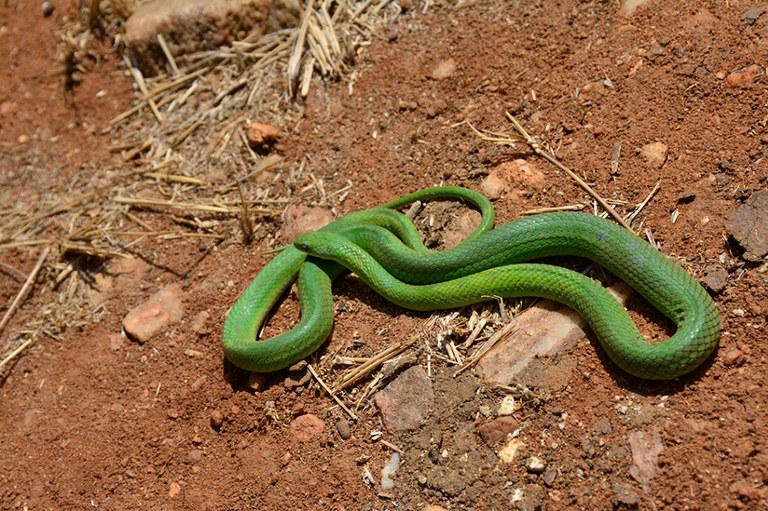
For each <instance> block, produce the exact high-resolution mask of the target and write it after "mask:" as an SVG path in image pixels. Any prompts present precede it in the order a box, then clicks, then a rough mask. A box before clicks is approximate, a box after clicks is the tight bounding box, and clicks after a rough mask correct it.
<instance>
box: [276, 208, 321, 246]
mask: <svg viewBox="0 0 768 511" xmlns="http://www.w3.org/2000/svg"><path fill="white" fill-rule="evenodd" d="M332 221H333V213H332V212H331V210H329V209H325V208H311V207H308V206H301V205H291V206H288V207H287V208H286V210H285V213H284V214H283V222H284V225H283V233H282V234H283V238H284V239H285V240H287V241H293V239H294V238H296V236H298V235H299V234H303V233H305V232H310V231H316V230H318V229H320V228H321V227H324V226H326V225H328V224H329V223H331V222H332Z"/></svg>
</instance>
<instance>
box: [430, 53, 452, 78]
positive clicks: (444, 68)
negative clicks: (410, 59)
mask: <svg viewBox="0 0 768 511" xmlns="http://www.w3.org/2000/svg"><path fill="white" fill-rule="evenodd" d="M455 72H456V61H455V60H453V59H452V58H450V59H448V60H444V61H442V62H441V63H439V64H438V65H437V66H436V67H435V68H434V69H433V70H432V79H434V80H438V81H442V80H445V79H447V78H450V77H451V75H453V73H455Z"/></svg>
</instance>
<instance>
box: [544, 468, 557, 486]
mask: <svg viewBox="0 0 768 511" xmlns="http://www.w3.org/2000/svg"><path fill="white" fill-rule="evenodd" d="M556 478H557V470H552V469H549V470H547V471H546V472H544V475H543V476H541V481H542V482H543V483H544V485H546V486H548V487H551V486H552V484H553V483H554V482H555V479H556Z"/></svg>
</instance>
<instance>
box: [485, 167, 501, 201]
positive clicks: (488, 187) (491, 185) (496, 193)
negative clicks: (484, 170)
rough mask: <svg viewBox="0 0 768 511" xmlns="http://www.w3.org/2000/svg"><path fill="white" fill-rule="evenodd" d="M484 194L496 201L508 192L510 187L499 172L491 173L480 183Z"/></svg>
mask: <svg viewBox="0 0 768 511" xmlns="http://www.w3.org/2000/svg"><path fill="white" fill-rule="evenodd" d="M480 188H481V189H482V190H483V193H484V194H485V195H486V196H487V197H488V198H489V199H491V200H496V199H498V198H500V197H501V195H502V194H503V193H504V192H506V191H507V189H508V185H507V183H506V181H505V180H504V178H502V177H501V175H500V174H499V173H497V172H493V171H491V172H490V173H489V174H488V175H487V176H485V178H484V179H483V181H482V182H481V183H480Z"/></svg>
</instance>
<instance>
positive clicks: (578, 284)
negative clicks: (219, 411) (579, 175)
mask: <svg viewBox="0 0 768 511" xmlns="http://www.w3.org/2000/svg"><path fill="white" fill-rule="evenodd" d="M417 194H418V192H417ZM417 194H413V195H417ZM405 229H406V230H409V231H410V227H406V228H405ZM414 230H415V228H414ZM393 231H394V230H393V229H389V228H388V227H386V226H382V225H375V223H373V222H367V221H358V222H350V223H347V224H346V225H344V226H342V227H341V228H332V229H325V230H321V231H319V232H316V233H308V234H304V235H302V236H299V237H298V238H297V239H296V240H295V244H294V246H295V247H296V248H297V249H298V250H300V251H303V252H306V253H308V254H310V255H311V256H312V257H310V258H309V259H307V260H306V263H304V264H307V263H310V264H320V265H322V263H320V261H321V260H323V259H324V260H326V261H327V262H326V264H330V263H333V264H336V266H334V267H332V268H333V269H334V271H335V272H336V273H333V274H331V275H330V276H329V280H328V286H330V281H331V280H332V279H333V277H335V276H336V275H337V274H338V272H340V271H342V267H343V268H347V269H349V270H351V271H353V272H354V273H356V274H357V275H358V276H360V277H361V278H362V279H363V280H364V281H365V282H366V283H367V284H368V285H369V286H371V287H372V289H374V290H375V291H376V292H377V293H379V294H381V295H382V296H384V297H385V298H387V299H389V300H391V301H393V302H394V303H397V304H399V305H402V306H404V307H407V308H411V309H416V310H435V309H442V308H450V307H456V306H461V305H468V304H471V303H477V302H480V301H484V300H488V299H489V297H491V296H504V297H517V296H537V297H543V298H549V299H552V300H555V301H558V302H560V303H564V304H565V305H568V306H570V307H572V308H574V309H575V310H577V312H579V313H580V314H581V315H582V316H584V318H585V319H586V320H587V322H588V323H589V325H590V327H591V328H592V330H593V332H594V333H595V335H596V337H597V339H598V341H599V342H600V344H601V345H602V347H603V348H604V350H605V352H606V354H607V355H608V356H609V358H611V359H612V360H613V361H614V362H615V363H616V364H617V365H618V366H619V367H621V368H622V369H624V370H625V371H627V372H628V373H630V374H633V375H635V376H638V377H641V378H646V379H652V380H665V379H671V378H675V377H678V376H680V375H683V374H685V373H688V372H690V371H692V370H693V369H694V368H696V367H697V366H699V365H700V364H701V363H702V362H703V361H704V360H706V359H707V358H708V357H709V355H710V354H711V353H712V351H713V350H714V349H715V347H716V346H717V342H718V339H719V333H720V319H719V313H718V311H717V307H716V306H715V304H714V302H713V301H712V299H711V297H710V296H709V295H708V294H707V293H706V291H705V290H704V289H703V288H702V287H701V286H700V285H699V284H698V283H697V282H696V281H695V280H694V279H693V277H691V276H690V274H688V273H687V272H686V271H685V270H683V269H682V268H681V267H680V266H678V265H677V264H675V263H674V262H672V261H671V260H669V259H668V258H666V257H665V256H664V255H663V254H662V253H660V252H659V251H657V250H656V249H654V248H653V247H652V246H651V245H649V244H648V243H646V242H645V241H643V240H642V239H640V238H638V237H637V236H635V235H634V234H633V233H631V232H629V231H627V230H625V229H622V228H621V227H619V226H617V225H615V224H613V223H612V222H609V221H607V220H603V219H600V218H597V217H595V216H592V215H586V214H581V213H549V214H544V215H535V216H531V217H526V218H523V219H520V220H516V221H513V222H510V223H508V224H505V225H503V226H500V227H498V228H496V229H490V230H488V229H480V230H478V231H477V232H476V233H474V234H473V236H471V237H470V238H469V239H467V240H465V242H463V243H461V244H459V245H458V246H457V247H454V248H452V249H449V250H445V251H440V252H437V251H428V250H426V249H424V247H423V246H422V245H421V243H420V242H418V241H416V240H413V239H412V235H411V238H408V237H407V236H404V235H402V234H398V233H396V232H393ZM404 238H407V239H405V242H404ZM557 255H575V256H580V257H585V258H588V259H591V260H593V261H595V262H597V263H599V264H601V265H602V266H604V267H605V268H606V269H608V270H609V271H611V272H612V273H614V274H615V275H616V276H618V277H619V278H621V279H622V280H624V281H625V282H627V283H628V284H629V285H630V286H631V287H633V288H634V289H635V290H637V291H638V292H639V293H640V294H641V295H643V296H644V297H645V298H646V299H647V300H648V301H649V302H650V303H651V304H652V305H653V306H654V307H656V308H657V309H658V310H659V311H660V312H662V313H663V314H664V315H665V316H667V317H668V318H670V319H671V320H672V321H673V322H674V323H675V324H676V326H677V330H676V332H675V334H674V335H673V336H672V337H671V338H669V339H667V340H665V341H662V342H659V343H650V342H648V341H646V340H645V339H644V338H643V336H642V335H641V333H640V332H639V331H638V329H637V327H636V326H635V325H634V323H633V322H632V320H631V318H630V317H629V315H628V314H627V312H626V311H625V310H624V309H623V307H622V306H621V305H620V304H619V303H618V302H617V301H616V300H615V298H613V297H612V296H611V295H610V294H609V293H608V292H607V291H606V290H605V289H604V288H603V287H602V286H601V285H600V284H598V283H597V282H596V281H594V280H592V279H590V278H588V277H585V276H583V275H581V274H579V273H577V272H573V271H571V270H567V269H565V268H560V267H556V266H552V265H546V264H530V263H527V264H521V263H523V262H524V261H530V260H534V259H540V258H543V257H548V256H557ZM268 266H269V265H268ZM266 270H267V267H265V271H266ZM301 273H302V274H303V273H304V267H302V269H301ZM313 278H314V277H313ZM301 283H302V278H301V276H300V277H299V285H300V293H301ZM305 284H306V285H309V286H310V287H315V286H316V285H317V286H318V288H319V284H315V283H312V282H306V283H305ZM305 287H306V286H305ZM329 294H330V291H328V290H326V289H325V288H323V291H322V299H321V300H322V301H323V302H324V303H325V308H326V309H328V310H330V313H329V314H330V321H332V302H331V299H330V296H329ZM329 303H330V305H328V304H329ZM302 310H303V308H302ZM303 320H304V314H303V312H302V321H303ZM309 321H310V322H311V321H312V320H311V319H310V320H309ZM327 321H328V320H327V318H326V322H327ZM316 324H319V322H318V323H316ZM225 326H226V325H225ZM328 332H330V327H328ZM326 335H327V334H326ZM251 339H252V337H251ZM321 343H322V341H320V343H319V344H321ZM250 344H257V345H258V344H262V343H253V342H251V343H250ZM319 344H317V345H319ZM316 347H317V346H315V348H316ZM313 349H314V348H313ZM238 365H239V364H238Z"/></svg>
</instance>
